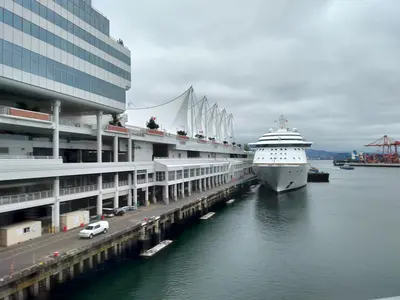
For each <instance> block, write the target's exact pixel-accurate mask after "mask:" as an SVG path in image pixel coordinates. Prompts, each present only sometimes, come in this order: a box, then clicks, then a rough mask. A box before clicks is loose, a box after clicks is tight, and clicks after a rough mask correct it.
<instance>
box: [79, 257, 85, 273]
mask: <svg viewBox="0 0 400 300" xmlns="http://www.w3.org/2000/svg"><path fill="white" fill-rule="evenodd" d="M79 271H80V272H81V273H83V272H84V271H85V265H84V264H83V260H81V261H79Z"/></svg>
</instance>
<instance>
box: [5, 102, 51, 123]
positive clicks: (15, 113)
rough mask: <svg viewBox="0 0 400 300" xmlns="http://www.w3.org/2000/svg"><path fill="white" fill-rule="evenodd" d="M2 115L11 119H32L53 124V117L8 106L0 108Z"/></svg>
mask: <svg viewBox="0 0 400 300" xmlns="http://www.w3.org/2000/svg"><path fill="white" fill-rule="evenodd" d="M0 115H5V116H8V117H11V118H18V119H20V118H22V119H30V120H34V121H39V122H52V121H53V116H52V115H50V114H45V113H41V112H36V111H31V110H25V109H19V108H14V107H8V106H0Z"/></svg>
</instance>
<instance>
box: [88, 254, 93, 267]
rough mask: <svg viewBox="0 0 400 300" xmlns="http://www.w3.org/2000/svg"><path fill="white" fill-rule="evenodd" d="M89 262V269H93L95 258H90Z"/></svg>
mask: <svg viewBox="0 0 400 300" xmlns="http://www.w3.org/2000/svg"><path fill="white" fill-rule="evenodd" d="M88 262H89V268H90V269H92V268H93V256H89V257H88Z"/></svg>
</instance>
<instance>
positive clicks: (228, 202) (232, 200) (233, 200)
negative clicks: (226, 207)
mask: <svg viewBox="0 0 400 300" xmlns="http://www.w3.org/2000/svg"><path fill="white" fill-rule="evenodd" d="M233 202H235V199H231V200H228V201H226V204H232V203H233Z"/></svg>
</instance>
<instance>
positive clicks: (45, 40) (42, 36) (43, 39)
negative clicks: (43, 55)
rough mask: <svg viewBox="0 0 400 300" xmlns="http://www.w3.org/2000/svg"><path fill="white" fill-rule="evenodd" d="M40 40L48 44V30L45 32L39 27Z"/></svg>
mask: <svg viewBox="0 0 400 300" xmlns="http://www.w3.org/2000/svg"><path fill="white" fill-rule="evenodd" d="M39 39H41V40H42V41H43V42H45V43H46V42H47V38H46V30H44V29H43V28H42V27H39Z"/></svg>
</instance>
